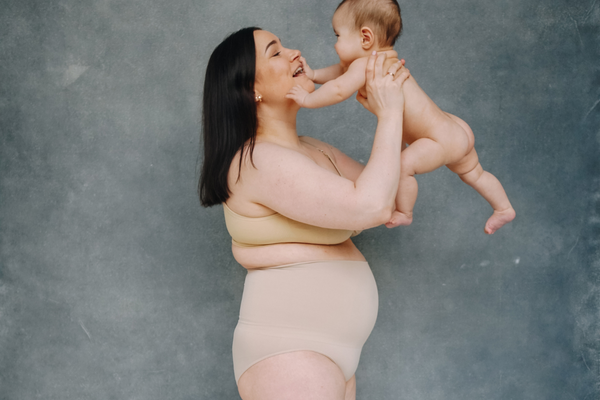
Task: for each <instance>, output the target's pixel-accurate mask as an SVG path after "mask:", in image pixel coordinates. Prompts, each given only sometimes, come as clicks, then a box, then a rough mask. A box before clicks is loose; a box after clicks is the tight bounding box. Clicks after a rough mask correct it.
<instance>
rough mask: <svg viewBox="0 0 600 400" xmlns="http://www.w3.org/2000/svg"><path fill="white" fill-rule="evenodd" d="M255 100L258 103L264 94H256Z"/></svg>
mask: <svg viewBox="0 0 600 400" xmlns="http://www.w3.org/2000/svg"><path fill="white" fill-rule="evenodd" d="M254 100H256V102H257V103H260V102H261V101H262V96H261V95H260V94H257V95H256V96H254Z"/></svg>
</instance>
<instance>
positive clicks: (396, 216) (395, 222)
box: [385, 211, 413, 228]
mask: <svg viewBox="0 0 600 400" xmlns="http://www.w3.org/2000/svg"><path fill="white" fill-rule="evenodd" d="M412 220H413V219H412V212H411V213H410V214H408V213H407V214H403V213H401V212H400V211H394V213H393V214H392V218H390V221H389V222H387V223H386V224H385V226H386V228H395V227H397V226H400V225H404V226H406V225H410V224H411V223H412Z"/></svg>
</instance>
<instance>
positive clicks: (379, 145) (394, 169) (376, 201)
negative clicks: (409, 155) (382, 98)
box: [355, 111, 403, 226]
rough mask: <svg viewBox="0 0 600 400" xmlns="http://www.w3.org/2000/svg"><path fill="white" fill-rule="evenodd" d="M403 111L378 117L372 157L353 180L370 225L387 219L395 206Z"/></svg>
mask: <svg viewBox="0 0 600 400" xmlns="http://www.w3.org/2000/svg"><path fill="white" fill-rule="evenodd" d="M402 120H403V119H402V112H401V111H399V112H398V114H397V115H396V116H390V117H386V118H380V119H379V121H378V124H377V130H376V132H375V138H374V140H373V149H372V151H371V157H370V158H369V161H368V162H367V165H366V166H365V168H364V170H363V171H362V173H361V174H360V176H359V177H358V178H357V180H356V182H355V186H356V190H357V193H358V196H357V198H358V199H360V200H359V201H361V209H362V210H363V212H364V217H365V218H366V219H367V220H370V221H372V222H373V225H372V226H377V225H381V224H383V223H385V222H388V221H389V219H390V217H391V214H392V212H393V211H394V210H395V209H396V202H395V200H396V194H397V192H398V182H399V180H400V152H401V150H402Z"/></svg>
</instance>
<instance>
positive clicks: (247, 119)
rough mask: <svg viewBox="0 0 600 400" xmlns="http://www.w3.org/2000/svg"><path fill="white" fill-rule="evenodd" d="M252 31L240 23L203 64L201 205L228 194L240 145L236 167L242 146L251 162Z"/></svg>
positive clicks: (253, 117) (253, 119) (219, 200)
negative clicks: (204, 67) (204, 70)
mask: <svg viewBox="0 0 600 400" xmlns="http://www.w3.org/2000/svg"><path fill="white" fill-rule="evenodd" d="M256 30H260V28H256V27H251V28H244V29H240V30H239V31H237V32H235V33H232V34H231V35H229V36H228V37H227V38H226V39H225V40H223V42H221V44H220V45H218V46H217V48H216V49H215V50H214V51H213V53H212V55H211V56H210V60H209V61H208V65H207V67H206V77H205V78H204V95H203V99H202V136H203V137H204V160H203V164H202V173H201V176H200V181H199V182H198V195H199V196H200V202H201V203H202V205H203V206H204V207H211V206H214V205H215V204H220V203H223V202H224V201H225V200H227V199H228V198H229V195H230V193H231V192H230V191H229V186H228V185H227V175H228V172H229V167H230V165H231V161H232V160H233V157H234V156H235V154H236V153H237V151H238V150H240V151H241V154H240V164H239V170H238V172H241V170H242V160H243V158H244V150H246V151H247V152H248V154H249V155H250V160H251V161H252V152H253V150H254V142H255V139H256V129H257V126H258V118H257V114H256V101H255V99H254V79H255V70H256V49H255V44H254V31H256ZM246 142H248V147H247V148H246V149H245V148H244V147H245V144H246ZM238 179H239V175H238Z"/></svg>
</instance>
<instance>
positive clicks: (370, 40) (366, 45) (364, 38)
mask: <svg viewBox="0 0 600 400" xmlns="http://www.w3.org/2000/svg"><path fill="white" fill-rule="evenodd" d="M360 41H361V42H360V44H361V45H362V48H363V50H370V49H371V47H373V45H374V44H375V34H374V33H373V31H372V30H371V28H369V27H368V26H363V27H362V28H360Z"/></svg>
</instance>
